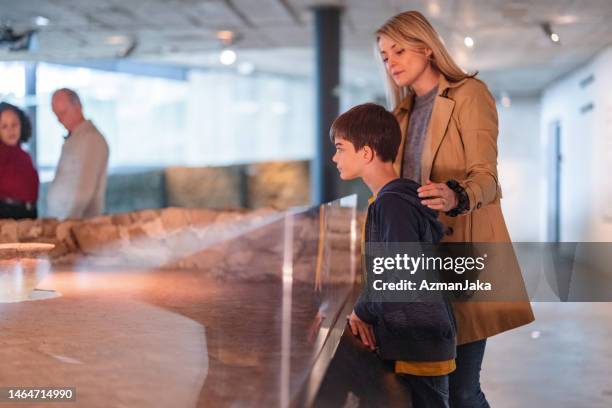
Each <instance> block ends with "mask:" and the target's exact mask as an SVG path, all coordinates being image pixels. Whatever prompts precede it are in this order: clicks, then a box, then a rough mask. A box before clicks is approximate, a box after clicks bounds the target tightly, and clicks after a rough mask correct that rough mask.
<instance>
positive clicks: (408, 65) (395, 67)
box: [378, 34, 431, 88]
mask: <svg viewBox="0 0 612 408" xmlns="http://www.w3.org/2000/svg"><path fill="white" fill-rule="evenodd" d="M378 49H379V50H380V55H381V58H382V60H383V63H384V64H385V70H386V71H387V73H388V74H389V76H390V77H391V78H393V82H395V85H397V86H398V87H400V88H401V87H404V86H411V85H412V84H414V83H415V82H416V81H417V80H418V79H419V77H420V76H421V75H422V74H423V72H424V71H425V70H426V69H427V67H429V56H430V55H431V50H426V51H420V50H414V49H409V48H407V47H405V46H403V45H401V44H398V43H396V42H395V41H394V40H392V39H391V38H389V37H387V36H386V35H384V34H381V35H380V37H379V39H378Z"/></svg>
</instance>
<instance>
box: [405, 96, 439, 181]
mask: <svg viewBox="0 0 612 408" xmlns="http://www.w3.org/2000/svg"><path fill="white" fill-rule="evenodd" d="M437 93H438V87H437V86H435V87H434V88H433V89H432V90H430V91H429V92H427V93H426V94H424V95H421V96H416V97H415V98H414V105H413V106H412V112H410V121H409V122H408V137H407V139H406V147H405V148H404V163H403V164H404V165H403V172H402V177H403V178H407V179H410V180H413V181H416V182H417V183H419V184H421V156H422V154H423V145H424V144H425V136H426V135H427V127H428V126H429V120H430V119H431V112H432V110H433V105H434V102H435V100H436V95H437Z"/></svg>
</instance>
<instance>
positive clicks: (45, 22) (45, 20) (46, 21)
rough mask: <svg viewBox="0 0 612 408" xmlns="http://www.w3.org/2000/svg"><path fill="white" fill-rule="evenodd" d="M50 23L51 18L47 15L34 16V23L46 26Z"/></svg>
mask: <svg viewBox="0 0 612 408" xmlns="http://www.w3.org/2000/svg"><path fill="white" fill-rule="evenodd" d="M49 23H50V21H49V19H48V18H47V17H44V16H36V17H34V24H36V25H37V26H39V27H44V26H48V25H49Z"/></svg>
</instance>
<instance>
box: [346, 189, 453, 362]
mask: <svg viewBox="0 0 612 408" xmlns="http://www.w3.org/2000/svg"><path fill="white" fill-rule="evenodd" d="M419 187H420V185H419V184H418V183H416V182H414V181H412V180H408V179H395V180H393V181H391V182H389V183H387V184H386V185H385V186H383V188H382V189H381V190H380V191H379V193H378V195H377V197H376V200H375V201H374V202H373V203H372V204H370V206H369V207H368V214H367V218H366V225H365V243H366V244H368V243H374V242H381V243H394V242H395V243H406V242H425V243H431V244H433V243H438V242H439V241H440V239H441V238H442V235H443V226H442V224H441V223H440V222H439V221H438V219H437V212H436V211H434V210H431V209H429V208H428V207H426V206H424V205H423V204H421V199H420V198H419V197H418V195H417V189H418V188H419ZM368 264H369V263H368V262H366V265H368ZM366 275H367V276H371V275H370V274H369V273H368V274H366ZM366 284H367V283H366ZM354 310H355V314H357V316H358V317H359V318H360V319H361V320H363V321H364V322H366V323H369V324H371V325H372V326H373V327H374V334H375V336H376V344H377V348H378V352H379V354H380V356H381V357H382V358H383V359H385V360H406V361H445V360H450V359H453V358H455V349H456V339H455V334H456V331H455V325H454V319H453V314H452V310H451V307H450V304H449V303H448V302H409V303H408V302H403V303H397V302H388V303H387V302H382V303H379V302H371V301H368V300H366V299H365V296H364V295H363V294H362V296H361V298H360V299H359V301H358V302H357V304H356V305H355V308H354Z"/></svg>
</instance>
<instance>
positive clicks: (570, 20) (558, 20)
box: [552, 14, 578, 24]
mask: <svg viewBox="0 0 612 408" xmlns="http://www.w3.org/2000/svg"><path fill="white" fill-rule="evenodd" d="M577 21H578V17H576V16H572V15H570V14H566V15H563V16H558V17H553V19H552V22H553V23H555V24H574V23H575V22H577Z"/></svg>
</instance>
